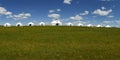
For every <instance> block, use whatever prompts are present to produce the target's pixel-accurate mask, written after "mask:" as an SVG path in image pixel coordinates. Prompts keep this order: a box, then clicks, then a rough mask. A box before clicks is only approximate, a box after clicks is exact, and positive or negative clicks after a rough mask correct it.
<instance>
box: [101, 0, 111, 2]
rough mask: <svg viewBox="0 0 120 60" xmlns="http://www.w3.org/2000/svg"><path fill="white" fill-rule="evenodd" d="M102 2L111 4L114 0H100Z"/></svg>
mask: <svg viewBox="0 0 120 60" xmlns="http://www.w3.org/2000/svg"><path fill="white" fill-rule="evenodd" d="M100 1H104V2H105V1H106V2H110V1H113V0H100Z"/></svg>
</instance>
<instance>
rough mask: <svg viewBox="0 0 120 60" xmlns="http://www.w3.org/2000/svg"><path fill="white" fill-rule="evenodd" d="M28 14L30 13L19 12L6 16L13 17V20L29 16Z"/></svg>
mask: <svg viewBox="0 0 120 60" xmlns="http://www.w3.org/2000/svg"><path fill="white" fill-rule="evenodd" d="M30 16H31V14H30V13H20V14H18V15H10V16H7V18H13V19H14V20H23V19H27V18H29V17H30Z"/></svg>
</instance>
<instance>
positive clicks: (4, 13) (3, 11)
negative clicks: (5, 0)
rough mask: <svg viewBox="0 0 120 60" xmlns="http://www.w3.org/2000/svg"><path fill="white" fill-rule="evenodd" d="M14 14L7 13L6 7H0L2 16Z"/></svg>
mask: <svg viewBox="0 0 120 60" xmlns="http://www.w3.org/2000/svg"><path fill="white" fill-rule="evenodd" d="M11 14H12V12H10V11H7V10H6V9H5V8H4V7H0V15H11Z"/></svg>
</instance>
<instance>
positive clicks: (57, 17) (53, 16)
mask: <svg viewBox="0 0 120 60" xmlns="http://www.w3.org/2000/svg"><path fill="white" fill-rule="evenodd" d="M48 17H50V18H53V19H59V18H60V14H56V13H53V14H48Z"/></svg>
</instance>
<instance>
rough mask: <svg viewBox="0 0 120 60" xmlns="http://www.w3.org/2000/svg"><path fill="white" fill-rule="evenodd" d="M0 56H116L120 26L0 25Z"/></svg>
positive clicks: (59, 59) (63, 59)
mask: <svg viewBox="0 0 120 60" xmlns="http://www.w3.org/2000/svg"><path fill="white" fill-rule="evenodd" d="M0 60H120V29H119V28H88V27H0Z"/></svg>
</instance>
